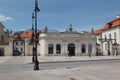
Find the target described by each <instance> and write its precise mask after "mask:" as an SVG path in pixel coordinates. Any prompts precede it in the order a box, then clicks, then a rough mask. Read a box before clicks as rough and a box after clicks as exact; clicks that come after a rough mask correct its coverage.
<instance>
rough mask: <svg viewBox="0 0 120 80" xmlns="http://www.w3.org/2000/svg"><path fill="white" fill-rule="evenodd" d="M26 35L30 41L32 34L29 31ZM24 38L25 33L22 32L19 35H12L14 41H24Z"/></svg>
mask: <svg viewBox="0 0 120 80" xmlns="http://www.w3.org/2000/svg"><path fill="white" fill-rule="evenodd" d="M27 35H28V38H29V40H31V39H32V32H31V31H30V32H28V33H27ZM25 37H26V32H22V33H21V34H19V35H17V34H15V35H13V38H14V40H16V39H19V38H21V39H24V38H25Z"/></svg>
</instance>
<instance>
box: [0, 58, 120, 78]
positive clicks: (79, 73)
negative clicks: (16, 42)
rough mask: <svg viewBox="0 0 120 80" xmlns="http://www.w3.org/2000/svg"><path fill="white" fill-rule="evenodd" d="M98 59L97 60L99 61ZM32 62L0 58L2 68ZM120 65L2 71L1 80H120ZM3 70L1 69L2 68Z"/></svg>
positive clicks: (23, 59) (117, 63)
mask: <svg viewBox="0 0 120 80" xmlns="http://www.w3.org/2000/svg"><path fill="white" fill-rule="evenodd" d="M83 58H84V59H85V60H88V59H89V58H88V57H81V58H79V57H72V58H71V61H73V60H74V61H77V60H83ZM40 59H41V62H43V61H44V62H45V60H44V59H46V62H47V61H49V60H51V61H53V60H54V59H58V60H54V61H62V60H61V59H64V60H63V61H65V60H70V58H69V57H68V58H66V57H61V59H60V58H58V57H52V59H50V58H49V57H46V58H43V57H42V58H41V57H39V60H40ZM96 59H97V58H96V57H93V58H90V60H96ZM98 59H102V57H98ZM98 59H97V60H98ZM103 59H119V56H118V57H117V58H115V57H103ZM30 62H31V57H5V58H1V57H0V66H4V65H8V67H9V66H10V65H18V64H19V65H20V64H28V63H30ZM119 68H120V64H119V61H117V62H116V63H111V64H103V65H102V64H98V65H91V66H82V67H67V68H66V67H65V68H58V69H45V70H38V71H33V69H23V70H22V69H21V70H20V71H14V70H11V71H1V72H0V80H120V76H119V75H120V70H119ZM0 69H1V68H0Z"/></svg>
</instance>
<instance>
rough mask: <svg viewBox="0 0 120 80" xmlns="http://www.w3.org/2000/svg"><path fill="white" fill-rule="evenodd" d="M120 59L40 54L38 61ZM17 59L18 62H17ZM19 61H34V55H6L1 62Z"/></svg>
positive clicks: (0, 58)
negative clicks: (45, 55)
mask: <svg viewBox="0 0 120 80" xmlns="http://www.w3.org/2000/svg"><path fill="white" fill-rule="evenodd" d="M116 59H120V56H91V57H88V56H72V57H69V56H47V57H41V56H38V61H39V62H40V63H48V62H49V63H50V62H76V61H96V60H97V61H98V60H116ZM16 61H17V62H16ZM9 62H11V64H12V63H13V64H14V63H16V64H17V63H18V64H26V63H31V62H32V56H4V57H0V64H2V63H4V64H5V63H9Z"/></svg>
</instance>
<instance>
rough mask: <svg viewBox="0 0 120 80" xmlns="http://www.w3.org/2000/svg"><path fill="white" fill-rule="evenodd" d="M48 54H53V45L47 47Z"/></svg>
mask: <svg viewBox="0 0 120 80" xmlns="http://www.w3.org/2000/svg"><path fill="white" fill-rule="evenodd" d="M48 54H53V44H49V45H48Z"/></svg>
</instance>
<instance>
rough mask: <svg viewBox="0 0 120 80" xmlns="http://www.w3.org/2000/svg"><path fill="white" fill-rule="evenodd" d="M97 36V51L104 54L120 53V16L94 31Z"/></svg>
mask: <svg viewBox="0 0 120 80" xmlns="http://www.w3.org/2000/svg"><path fill="white" fill-rule="evenodd" d="M94 33H95V34H96V36H97V52H99V53H102V54H103V55H120V45H119V44H120V17H119V16H118V17H117V18H115V19H114V20H112V21H110V22H108V23H107V24H106V25H105V26H104V27H103V28H101V29H99V30H96V31H94Z"/></svg>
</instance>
